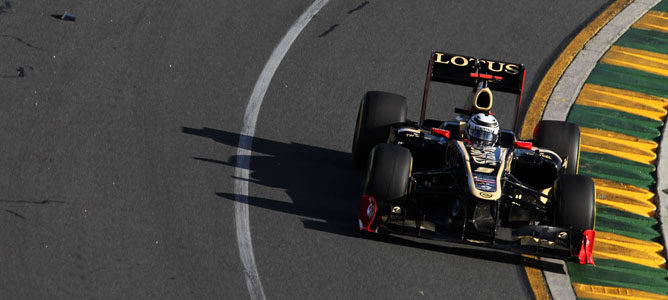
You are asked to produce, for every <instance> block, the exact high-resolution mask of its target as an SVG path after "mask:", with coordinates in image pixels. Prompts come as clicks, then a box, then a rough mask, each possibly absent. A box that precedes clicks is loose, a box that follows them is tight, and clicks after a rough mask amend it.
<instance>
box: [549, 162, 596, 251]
mask: <svg viewBox="0 0 668 300" xmlns="http://www.w3.org/2000/svg"><path fill="white" fill-rule="evenodd" d="M594 197H595V191H594V181H593V180H592V179H591V178H589V177H588V176H583V175H562V176H561V177H559V179H557V182H556V184H555V188H554V213H555V218H554V219H555V225H556V226H559V227H564V228H572V229H574V232H576V233H577V234H576V235H575V236H572V237H571V242H572V243H574V244H573V245H571V247H572V248H573V249H574V250H575V249H579V247H580V244H579V243H580V241H581V240H582V236H581V234H582V232H584V231H585V230H587V229H594V222H595V219H596V202H595V200H594Z"/></svg>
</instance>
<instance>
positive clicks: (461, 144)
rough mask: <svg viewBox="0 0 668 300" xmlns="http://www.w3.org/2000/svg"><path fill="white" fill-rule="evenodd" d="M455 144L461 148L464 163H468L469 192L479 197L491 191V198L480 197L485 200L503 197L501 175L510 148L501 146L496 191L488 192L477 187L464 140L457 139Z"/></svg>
mask: <svg viewBox="0 0 668 300" xmlns="http://www.w3.org/2000/svg"><path fill="white" fill-rule="evenodd" d="M455 145H457V148H458V150H459V153H460V154H461V155H462V158H463V159H464V164H465V165H466V177H467V178H468V182H469V192H470V193H471V195H473V196H476V197H478V196H479V195H480V193H490V194H492V196H491V197H489V198H483V197H478V199H483V200H498V199H499V198H501V194H502V193H501V175H502V174H503V170H504V169H505V166H506V154H507V153H508V149H506V148H499V149H500V151H501V153H499V157H500V159H499V162H498V163H499V164H500V166H499V170H498V172H497V174H496V191H494V192H486V191H481V190H479V189H477V188H476V187H475V182H474V181H473V172H472V171H471V161H470V157H469V154H468V151H466V146H465V145H464V142H462V141H455Z"/></svg>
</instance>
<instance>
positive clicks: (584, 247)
mask: <svg viewBox="0 0 668 300" xmlns="http://www.w3.org/2000/svg"><path fill="white" fill-rule="evenodd" d="M595 236H596V232H595V231H593V230H591V229H589V230H585V231H584V233H583V234H582V244H581V245H580V254H578V258H580V264H581V265H584V264H591V265H592V266H595V265H596V264H594V258H593V257H592V254H593V253H594V237H595Z"/></svg>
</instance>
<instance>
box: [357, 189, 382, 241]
mask: <svg viewBox="0 0 668 300" xmlns="http://www.w3.org/2000/svg"><path fill="white" fill-rule="evenodd" d="M376 211H378V206H377V205H376V199H374V198H373V197H371V196H369V195H362V201H361V202H360V216H359V223H360V230H367V231H369V232H376V224H374V223H373V221H374V219H375V218H376Z"/></svg>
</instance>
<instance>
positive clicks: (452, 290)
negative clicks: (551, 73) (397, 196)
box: [0, 0, 607, 299]
mask: <svg viewBox="0 0 668 300" xmlns="http://www.w3.org/2000/svg"><path fill="white" fill-rule="evenodd" d="M310 4H311V1H305V0H298V1H267V0H262V1H253V2H248V1H227V0H224V1H217V2H214V1H206V2H204V1H196V2H192V1H191V2H187V1H181V2H176V1H124V0H119V1H78V2H77V1H66V0H58V1H45V0H38V1H32V2H28V1H16V0H14V1H12V0H8V1H0V90H1V91H2V93H0V95H1V96H0V141H2V147H0V178H2V179H3V180H1V181H0V268H1V270H2V271H0V281H1V282H2V283H3V284H2V285H1V286H0V298H2V299H38V298H41V299H46V298H48V299H72V298H93V299H97V298H127V299H147V298H154V299H155V298H158V299H162V298H172V299H174V298H177V299H181V298H208V299H210V298H224V299H245V298H248V290H247V288H246V283H245V281H244V274H243V268H242V265H241V262H240V261H239V253H238V248H237V243H236V235H235V228H234V201H235V200H234V198H235V197H234V185H233V176H234V165H235V162H236V160H237V157H235V155H236V146H237V144H238V141H239V135H238V132H239V130H240V128H241V124H242V119H243V113H244V110H245V107H246V103H247V101H248V97H249V95H250V93H251V91H252V89H253V85H254V84H255V81H256V80H257V77H258V75H259V73H260V72H261V70H262V68H263V66H264V63H265V62H266V60H267V58H268V57H269V55H270V54H271V51H272V50H273V48H274V47H275V46H276V44H277V43H278V42H279V41H280V39H281V38H282V37H283V35H284V34H285V32H286V31H287V30H288V28H289V27H290V26H291V25H292V23H293V22H294V21H295V20H296V18H297V17H298V16H299V15H300V14H301V13H302V12H303V11H304V10H305V9H306V7H308V6H309V5H310ZM489 4H490V3H488V2H484V1H467V2H466V3H464V2H461V3H446V2H444V1H436V0H434V1H420V2H419V3H407V2H406V1H400V0H397V1H359V0H355V1H331V2H330V3H329V4H328V5H327V6H325V7H324V8H323V9H322V10H321V11H320V13H319V14H318V15H317V16H315V18H314V19H313V20H312V21H311V22H310V23H309V24H308V26H307V27H306V28H305V29H304V30H303V32H302V33H301V35H300V36H299V37H298V39H297V40H296V41H295V43H294V44H293V45H292V47H291V48H290V50H289V52H288V53H287V55H286V56H285V59H284V60H283V62H282V63H281V65H280V67H279V68H278V71H277V72H276V74H275V76H274V78H273V80H272V82H271V85H270V87H269V90H268V92H267V94H266V96H265V99H264V103H263V106H262V109H261V111H260V115H259V119H258V123H257V129H256V134H255V136H256V138H255V139H254V144H253V151H254V154H253V156H252V158H251V170H250V171H251V182H250V186H249V189H250V199H249V205H250V224H251V234H252V238H253V245H254V249H255V253H254V254H255V258H256V262H257V265H258V272H259V275H260V278H261V280H262V284H263V287H264V292H265V294H266V296H267V297H268V298H270V299H321V298H328V299H342V298H356V299H359V298H391V299H410V298H513V299H515V298H527V297H530V294H529V293H528V292H527V285H526V283H525V279H524V273H523V266H524V265H527V264H532V263H533V262H531V261H527V260H523V259H522V258H521V257H519V256H517V255H513V254H507V253H502V252H497V251H492V250H487V249H481V248H473V247H467V246H462V245H458V244H450V243H435V244H434V243H429V242H425V241H420V240H412V239H408V240H404V239H398V238H387V239H378V240H374V239H369V238H363V237H361V236H360V235H359V234H358V232H357V228H356V227H357V221H356V218H357V210H358V206H359V202H358V196H359V191H360V181H361V177H362V174H361V173H360V172H358V171H356V170H354V169H353V167H352V162H351V155H350V153H349V152H350V148H351V143H352V142H351V139H352V134H353V128H354V122H355V117H356V112H357V108H358V105H359V100H360V99H361V96H362V95H363V93H364V92H365V91H366V90H385V91H391V92H396V93H400V94H403V95H405V96H407V97H408V99H409V107H410V109H409V117H410V118H413V119H416V118H417V116H418V114H419V101H420V98H421V95H422V88H423V84H424V76H425V71H426V63H427V58H428V55H429V53H430V51H431V50H435V49H438V50H445V51H449V52H453V53H461V54H468V55H473V56H479V57H487V58H493V59H499V60H507V61H511V62H519V63H524V64H525V65H526V66H527V78H526V82H527V94H526V96H525V99H530V98H531V96H532V95H533V91H534V89H535V87H536V86H537V84H538V82H537V80H538V79H539V78H540V76H542V74H543V73H544V72H545V70H546V69H547V68H548V67H549V63H550V62H551V61H552V59H554V57H555V56H556V55H557V54H558V53H559V51H560V50H561V49H562V48H563V46H564V45H565V43H567V42H568V40H569V38H570V37H572V36H573V35H574V34H576V33H577V32H578V30H579V29H580V28H582V27H583V26H584V25H586V22H587V21H588V20H590V19H591V18H592V17H593V16H595V15H596V14H597V13H598V12H599V11H600V10H601V9H603V8H604V6H605V5H606V4H607V1H577V0H570V1H550V2H540V3H538V2H537V1H529V0H527V1H495V2H493V4H491V5H493V6H494V7H488V5H489ZM64 11H68V12H71V13H73V14H75V15H76V16H77V20H76V22H65V21H61V20H57V19H55V18H52V17H51V16H50V15H51V14H62V13H63V12H64ZM458 92H461V93H459V94H458ZM465 92H466V91H465V90H464V91H462V90H461V89H460V90H455V92H451V90H442V89H438V88H437V89H436V91H435V92H434V93H435V94H434V97H433V98H431V99H432V103H433V104H432V105H431V106H430V111H431V112H434V115H432V116H434V117H439V116H448V114H450V112H449V111H450V108H449V107H451V105H452V102H446V100H448V99H455V98H456V99H461V98H463V97H464V96H465V94H464V93H465ZM434 99H436V100H434ZM438 100H443V101H438ZM524 104H525V105H524V106H525V107H526V104H527V103H526V102H525V103H524ZM497 105H498V103H497ZM440 112H443V114H441V113H440ZM500 118H501V121H502V122H504V124H507V122H509V120H511V118H507V117H504V116H502V114H500Z"/></svg>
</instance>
